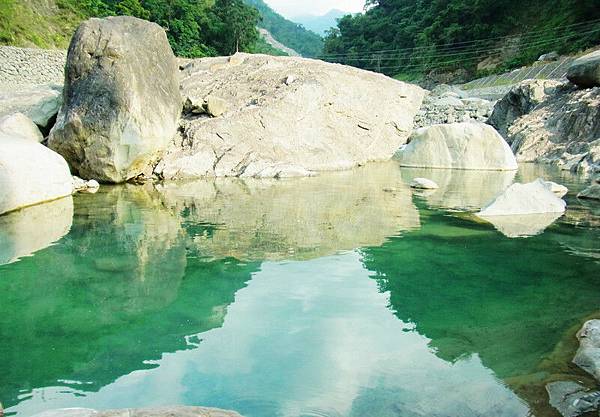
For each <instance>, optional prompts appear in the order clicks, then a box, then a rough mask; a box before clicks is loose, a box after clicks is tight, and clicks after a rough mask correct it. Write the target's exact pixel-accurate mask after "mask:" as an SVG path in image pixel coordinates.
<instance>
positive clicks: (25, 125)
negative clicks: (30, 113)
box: [0, 113, 44, 142]
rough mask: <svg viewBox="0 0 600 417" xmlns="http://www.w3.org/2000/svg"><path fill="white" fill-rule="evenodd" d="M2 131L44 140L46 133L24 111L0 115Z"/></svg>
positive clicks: (12, 134)
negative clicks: (43, 133)
mask: <svg viewBox="0 0 600 417" xmlns="http://www.w3.org/2000/svg"><path fill="white" fill-rule="evenodd" d="M0 133H5V134H7V135H10V136H14V135H18V136H23V137H25V138H29V139H32V140H34V141H36V142H42V141H43V140H44V135H42V132H40V129H38V127H37V126H36V124H35V123H33V121H32V120H31V119H30V118H29V117H27V116H25V115H24V114H23V113H12V114H8V115H6V116H3V117H0Z"/></svg>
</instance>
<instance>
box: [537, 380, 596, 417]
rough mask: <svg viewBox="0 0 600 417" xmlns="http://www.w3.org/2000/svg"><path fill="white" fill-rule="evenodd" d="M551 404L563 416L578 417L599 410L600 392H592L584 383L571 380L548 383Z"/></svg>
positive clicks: (547, 388) (547, 389)
mask: <svg viewBox="0 0 600 417" xmlns="http://www.w3.org/2000/svg"><path fill="white" fill-rule="evenodd" d="M546 391H547V392H548V397H549V398H550V405H551V406H552V407H554V408H556V409H557V410H558V411H559V412H560V414H562V415H563V417H577V416H580V415H582V414H584V413H589V412H591V411H594V410H597V409H598V407H599V406H600V392H598V391H594V392H590V391H589V390H588V389H586V388H585V387H584V386H583V385H580V384H578V383H576V382H571V381H557V382H551V383H549V384H548V385H546Z"/></svg>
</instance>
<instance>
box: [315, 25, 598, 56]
mask: <svg viewBox="0 0 600 417" xmlns="http://www.w3.org/2000/svg"><path fill="white" fill-rule="evenodd" d="M598 23H600V19H596V20H590V21H586V22H580V23H573V24H571V25H564V26H555V27H554V28H549V29H544V30H539V31H528V32H522V33H521V34H519V35H506V36H497V37H492V38H485V39H478V40H472V41H464V42H455V43H446V44H434V45H429V46H418V47H412V48H399V49H381V50H376V51H369V52H365V53H370V54H377V53H395V52H412V51H418V50H423V49H430V48H431V49H433V48H435V49H438V50H440V49H441V50H443V49H448V50H453V49H460V48H468V47H469V46H468V45H473V44H478V43H485V42H494V41H499V40H507V39H516V40H519V39H524V38H525V39H527V37H532V38H537V37H542V36H545V35H547V34H550V33H553V32H555V31H558V30H562V29H573V28H578V27H579V26H584V27H585V26H593V25H595V24H598ZM354 54H355V53H353V52H349V53H340V54H323V55H320V56H319V58H338V57H344V56H350V55H354Z"/></svg>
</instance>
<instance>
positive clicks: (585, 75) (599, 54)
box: [567, 50, 600, 88]
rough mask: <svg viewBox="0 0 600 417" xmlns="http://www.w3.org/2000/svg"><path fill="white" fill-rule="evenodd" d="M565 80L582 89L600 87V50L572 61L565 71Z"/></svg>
mask: <svg viewBox="0 0 600 417" xmlns="http://www.w3.org/2000/svg"><path fill="white" fill-rule="evenodd" d="M567 78H568V79H569V81H571V82H572V83H573V84H577V85H578V86H580V87H583V88H590V87H598V86H600V50H598V51H594V52H591V53H589V54H587V55H584V56H582V57H579V58H577V59H576V60H575V61H573V63H571V66H570V67H569V69H568V71H567Z"/></svg>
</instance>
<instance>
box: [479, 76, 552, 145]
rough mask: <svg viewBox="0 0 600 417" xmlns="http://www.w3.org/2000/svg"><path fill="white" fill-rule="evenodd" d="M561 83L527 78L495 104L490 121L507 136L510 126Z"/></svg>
mask: <svg viewBox="0 0 600 417" xmlns="http://www.w3.org/2000/svg"><path fill="white" fill-rule="evenodd" d="M559 85H561V82H560V81H557V80H525V81H523V82H522V83H520V84H517V85H516V86H514V87H513V88H512V89H511V90H510V91H509V92H508V93H507V94H506V95H505V96H504V97H502V98H501V99H500V100H499V101H498V102H497V103H496V104H495V105H494V108H493V111H492V114H491V116H490V118H489V120H488V123H489V124H491V125H492V126H494V127H495V128H496V129H497V130H498V132H500V134H502V135H504V136H506V135H507V133H508V127H509V126H510V125H511V124H512V123H513V122H514V121H515V120H517V119H518V118H519V117H521V116H523V115H524V114H527V113H529V112H531V111H532V110H533V109H534V108H535V107H536V106H537V105H539V104H540V103H542V102H543V101H544V100H545V99H546V98H547V97H548V95H549V94H553V93H554V92H555V90H556V88H557V87H558V86H559Z"/></svg>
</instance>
